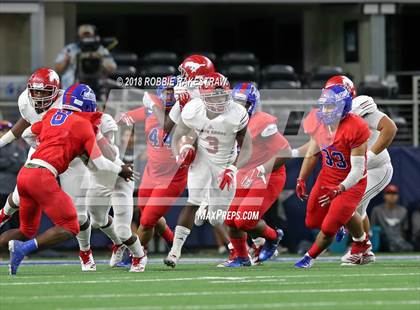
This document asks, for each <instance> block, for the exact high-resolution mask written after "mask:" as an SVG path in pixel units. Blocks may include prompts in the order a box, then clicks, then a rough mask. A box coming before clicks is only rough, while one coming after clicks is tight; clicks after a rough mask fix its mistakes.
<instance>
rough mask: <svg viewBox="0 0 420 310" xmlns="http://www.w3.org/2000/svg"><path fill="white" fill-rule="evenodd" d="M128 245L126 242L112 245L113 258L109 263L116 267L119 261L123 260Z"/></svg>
mask: <svg viewBox="0 0 420 310" xmlns="http://www.w3.org/2000/svg"><path fill="white" fill-rule="evenodd" d="M126 248H127V247H126V246H125V244H120V245H116V244H114V245H112V255H111V259H110V260H109V265H110V266H111V267H115V266H116V265H117V264H118V263H120V262H121V261H122V260H123V255H124V251H125V249H126Z"/></svg>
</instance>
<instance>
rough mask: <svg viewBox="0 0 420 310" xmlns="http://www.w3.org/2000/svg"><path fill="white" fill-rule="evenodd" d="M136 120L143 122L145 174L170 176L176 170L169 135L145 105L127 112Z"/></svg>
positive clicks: (176, 166)
mask: <svg viewBox="0 0 420 310" xmlns="http://www.w3.org/2000/svg"><path fill="white" fill-rule="evenodd" d="M127 114H128V115H129V116H131V117H132V118H133V119H134V121H136V122H144V123H145V126H144V131H145V136H146V145H147V148H146V150H147V157H148V161H147V166H146V171H147V174H148V175H149V176H151V177H168V178H172V177H173V176H174V175H175V173H176V171H177V170H178V165H177V164H176V161H175V158H174V157H173V155H172V150H171V136H168V137H166V140H165V141H163V138H164V137H165V135H166V134H165V132H164V130H163V128H162V126H161V125H160V124H159V121H158V120H157V118H156V116H155V115H154V114H153V113H150V114H149V113H147V109H146V108H145V107H141V108H138V109H135V110H132V111H129V112H127Z"/></svg>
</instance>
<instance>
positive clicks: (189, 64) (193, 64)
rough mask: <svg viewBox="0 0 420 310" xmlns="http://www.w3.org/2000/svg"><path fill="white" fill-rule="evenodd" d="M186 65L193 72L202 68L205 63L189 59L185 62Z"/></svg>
mask: <svg viewBox="0 0 420 310" xmlns="http://www.w3.org/2000/svg"><path fill="white" fill-rule="evenodd" d="M184 66H185V67H187V68H189V69H190V70H191V72H196V71H197V70H198V69H200V68H201V67H204V66H205V64H198V63H196V62H194V61H187V62H186V63H185V64H184Z"/></svg>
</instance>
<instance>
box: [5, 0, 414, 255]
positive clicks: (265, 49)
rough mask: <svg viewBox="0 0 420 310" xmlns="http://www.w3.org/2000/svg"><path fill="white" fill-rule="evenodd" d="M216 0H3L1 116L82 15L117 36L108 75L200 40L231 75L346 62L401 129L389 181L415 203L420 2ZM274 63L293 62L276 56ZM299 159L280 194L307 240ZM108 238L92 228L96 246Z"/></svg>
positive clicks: (253, 76) (299, 76)
mask: <svg viewBox="0 0 420 310" xmlns="http://www.w3.org/2000/svg"><path fill="white" fill-rule="evenodd" d="M215 2H217V3H210V1H188V0H185V1H169V0H167V1H159V2H155V3H153V1H126V2H122V3H117V1H82V0H80V1H60V2H55V1H37V2H26V1H25V2H23V1H8V2H2V3H0V46H2V48H1V49H0V59H2V61H1V62H0V119H9V120H12V121H15V120H17V119H18V117H19V115H18V109H17V105H16V99H17V96H18V94H19V93H20V92H21V91H22V90H23V89H24V88H25V83H26V80H27V77H28V76H29V74H30V73H31V72H32V71H33V70H34V69H36V68H38V67H40V66H53V64H54V59H55V57H56V55H57V53H58V52H59V51H60V50H61V49H62V48H63V46H64V45H65V44H68V43H70V42H74V41H76V36H77V26H78V25H80V24H83V23H89V24H94V25H96V26H97V29H98V32H99V34H100V35H101V36H102V37H115V38H117V40H118V42H119V43H118V45H117V46H116V47H115V48H113V49H112V51H111V52H112V54H113V56H114V58H115V60H116V62H117V64H118V71H117V72H116V73H115V74H114V75H113V76H111V77H110V78H111V80H112V78H114V79H115V78H116V77H117V76H125V77H135V76H159V75H166V74H167V73H171V72H172V71H173V70H175V68H176V65H177V64H178V63H179V61H180V60H181V59H182V57H183V56H184V55H186V54H189V53H192V52H197V51H199V52H205V54H207V55H208V56H210V57H211V58H214V60H215V63H216V67H217V68H218V69H219V68H220V69H219V70H220V71H221V72H222V73H225V74H226V75H227V76H228V77H229V78H230V79H231V80H232V81H235V80H238V81H239V80H253V81H256V82H257V83H258V84H259V86H260V87H262V88H275V89H294V90H295V91H296V90H298V91H299V90H300V89H319V88H321V87H322V85H323V83H324V82H325V80H326V79H327V78H328V77H329V76H331V75H334V74H336V73H346V74H349V75H350V76H351V77H352V78H353V79H354V81H355V82H356V83H357V84H358V85H359V93H363V94H369V95H372V96H374V97H375V100H376V102H377V103H378V105H379V106H380V108H381V109H382V110H384V111H385V112H387V113H388V114H389V115H390V116H391V118H392V119H393V120H394V121H395V122H396V123H397V125H398V127H399V132H398V134H397V137H396V140H395V142H394V144H393V146H392V147H391V156H392V161H393V165H394V171H395V172H394V178H393V180H392V183H394V184H397V185H398V186H399V187H400V190H401V204H403V205H405V206H407V207H408V209H409V211H410V212H411V211H413V210H414V209H415V208H417V207H418V205H419V203H420V190H419V189H418V184H419V183H420V174H419V171H420V150H419V148H418V145H419V80H420V79H419V78H418V77H417V76H420V58H419V57H418V55H417V53H416V48H415V44H414V43H413V41H415V39H413V38H415V34H416V25H417V23H418V21H417V19H418V17H419V16H420V5H419V4H416V3H415V2H416V1H377V2H376V3H374V4H371V3H369V2H368V1H347V3H345V4H334V3H329V2H331V1H308V0H306V1H299V0H298V1H275V0H272V1H270V0H267V1H259V2H258V4H255V3H250V1H226V2H225V1H223V0H217V1H215ZM378 3H379V4H378ZM273 64H282V65H290V66H291V67H287V66H282V67H270V65H273ZM276 70H277V71H276ZM109 84H110V85H111V86H112V87H115V83H113V82H111V81H110V82H109ZM295 101H296V102H298V99H297V98H296V96H294V95H291V96H290V97H289V98H283V99H282V100H279V101H278V102H276V101H274V102H272V101H271V102H270V103H269V105H270V106H269V107H268V108H269V109H270V111H273V113H280V112H279V111H281V109H282V107H283V105H284V104H287V105H291V106H293V104H294V102H295ZM299 167H300V160H299V159H296V160H292V161H290V162H289V163H288V164H287V170H288V180H287V186H286V191H285V193H284V196H283V197H281V199H280V201H281V204H282V206H283V208H284V211H285V215H286V217H287V226H288V230H287V233H288V238H287V239H286V242H287V244H288V246H289V247H290V248H291V250H293V249H296V246H297V244H298V242H299V241H300V240H302V239H310V238H312V235H311V232H310V231H308V230H306V229H305V227H304V221H303V218H304V207H303V205H302V204H301V203H300V202H299V201H298V200H297V198H296V196H295V195H293V189H294V185H295V179H296V176H297V173H298V169H299ZM313 180H314V178H313V179H312V181H313ZM380 202H381V197H376V198H375V199H374V200H373V201H372V203H371V204H372V205H376V204H378V203H380ZM279 209H280V208H278V209H275V210H279ZM177 211H178V209H177V208H173V210H171V212H170V214H169V215H168V219H169V223H170V224H171V226H172V227H173V226H174V224H175V221H176V215H177ZM46 225H48V222H45V223H44V228H45V227H46ZM106 242H107V240H106V238H105V237H104V236H102V235H101V234H95V239H94V242H93V245H94V246H103V245H105V244H106ZM187 244H188V245H190V246H192V247H193V246H198V245H200V246H206V247H208V246H212V245H214V239H213V234H212V233H211V231H210V229H209V227H203V228H196V229H194V231H193V235H191V238H190V239H189V241H188V243H187ZM75 245H76V244H75V242H69V243H67V244H65V246H66V247H74V246H75Z"/></svg>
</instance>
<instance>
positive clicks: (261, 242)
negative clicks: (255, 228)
mask: <svg viewBox="0 0 420 310" xmlns="http://www.w3.org/2000/svg"><path fill="white" fill-rule="evenodd" d="M276 235H277V234H276ZM252 242H254V244H255V246H256V247H260V246H262V245H264V243H265V239H264V238H262V237H258V238H255V239H252Z"/></svg>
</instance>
